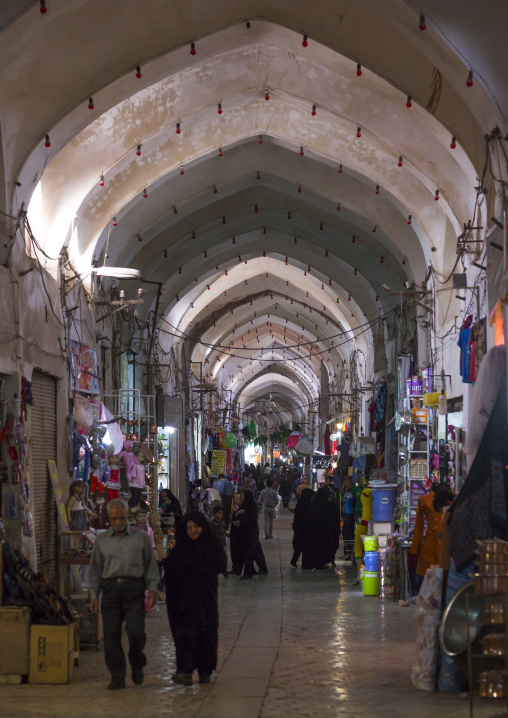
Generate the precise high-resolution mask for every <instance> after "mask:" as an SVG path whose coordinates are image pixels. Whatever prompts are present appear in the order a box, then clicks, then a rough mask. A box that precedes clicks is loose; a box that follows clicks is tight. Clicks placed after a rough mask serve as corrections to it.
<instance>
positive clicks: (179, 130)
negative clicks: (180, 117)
mask: <svg viewBox="0 0 508 718" xmlns="http://www.w3.org/2000/svg"><path fill="white" fill-rule="evenodd" d="M181 131H182V130H181V129H180V123H179V122H177V123H176V134H177V135H179V134H180V132H181Z"/></svg>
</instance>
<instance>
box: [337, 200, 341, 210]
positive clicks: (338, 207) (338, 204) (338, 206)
mask: <svg viewBox="0 0 508 718" xmlns="http://www.w3.org/2000/svg"><path fill="white" fill-rule="evenodd" d="M340 210H341V206H340V202H337V212H340Z"/></svg>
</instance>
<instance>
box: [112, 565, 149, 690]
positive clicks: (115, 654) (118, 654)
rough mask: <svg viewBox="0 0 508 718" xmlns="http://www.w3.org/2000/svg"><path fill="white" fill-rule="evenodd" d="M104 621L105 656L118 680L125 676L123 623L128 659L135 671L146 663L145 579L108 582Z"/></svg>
mask: <svg viewBox="0 0 508 718" xmlns="http://www.w3.org/2000/svg"><path fill="white" fill-rule="evenodd" d="M101 612H102V622H103V626H104V658H105V660H106V666H107V668H108V670H109V672H110V673H111V677H112V678H113V679H115V680H121V679H124V678H125V672H126V664H125V654H124V652H123V648H122V623H123V622H124V621H125V631H126V633H127V636H128V638H129V662H130V664H131V667H132V670H140V669H142V668H143V667H144V666H146V657H145V654H144V653H143V649H144V647H145V643H146V634H145V581H144V579H143V578H139V579H133V580H130V581H127V582H126V583H116V582H114V581H106V582H105V584H104V587H103V589H102V607H101Z"/></svg>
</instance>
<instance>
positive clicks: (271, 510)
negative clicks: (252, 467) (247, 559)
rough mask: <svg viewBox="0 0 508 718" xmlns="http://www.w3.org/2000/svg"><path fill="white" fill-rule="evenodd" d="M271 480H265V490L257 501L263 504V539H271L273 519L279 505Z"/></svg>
mask: <svg viewBox="0 0 508 718" xmlns="http://www.w3.org/2000/svg"><path fill="white" fill-rule="evenodd" d="M272 487H273V479H267V480H266V488H265V489H263V490H262V491H261V492H260V494H259V501H260V502H261V503H262V504H263V522H264V529H265V539H271V538H273V519H274V516H275V509H276V508H277V506H278V505H279V497H278V495H277V492H276V491H274V489H273V488H272Z"/></svg>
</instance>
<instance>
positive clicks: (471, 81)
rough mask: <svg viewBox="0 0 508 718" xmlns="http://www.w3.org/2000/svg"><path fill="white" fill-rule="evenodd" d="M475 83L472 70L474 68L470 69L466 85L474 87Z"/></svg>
mask: <svg viewBox="0 0 508 718" xmlns="http://www.w3.org/2000/svg"><path fill="white" fill-rule="evenodd" d="M473 84H474V80H473V71H472V70H469V73H468V76H467V80H466V85H467V86H468V87H473Z"/></svg>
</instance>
